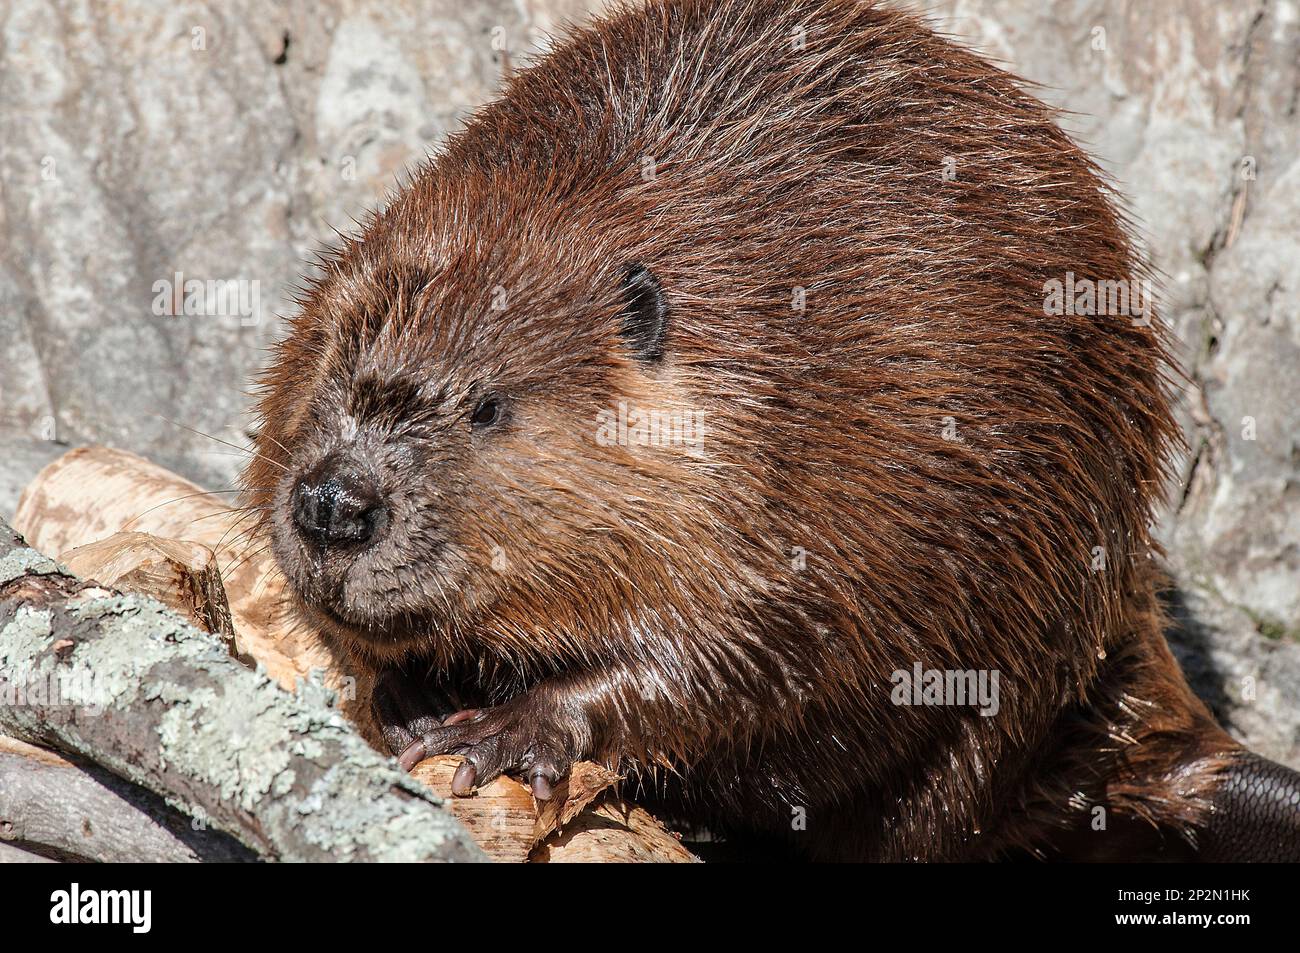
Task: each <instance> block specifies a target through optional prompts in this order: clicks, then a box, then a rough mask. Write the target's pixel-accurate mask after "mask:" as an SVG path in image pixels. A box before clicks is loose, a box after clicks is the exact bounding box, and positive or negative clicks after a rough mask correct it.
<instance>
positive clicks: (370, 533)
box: [292, 453, 388, 549]
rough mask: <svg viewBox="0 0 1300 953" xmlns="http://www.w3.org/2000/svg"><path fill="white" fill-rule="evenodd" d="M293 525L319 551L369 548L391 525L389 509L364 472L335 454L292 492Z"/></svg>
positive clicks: (302, 480)
mask: <svg viewBox="0 0 1300 953" xmlns="http://www.w3.org/2000/svg"><path fill="white" fill-rule="evenodd" d="M292 505H293V524H294V527H295V529H296V530H297V532H298V534H299V535H300V536H302V538H303V539H304V540H305V541H306V542H307V543H309V544H311V545H312V546H314V547H317V548H321V549H324V548H327V547H349V548H353V547H359V546H368V545H370V544H371V543H373V542H374V541H375V540H377V539H378V538H379V537H380V535H381V534H382V533H383V530H384V529H385V527H386V526H387V525H388V506H387V504H386V503H385V501H384V498H383V496H382V494H381V493H380V491H379V489H378V488H377V486H376V484H375V481H374V480H373V479H371V478H370V476H369V475H368V474H367V473H366V472H365V470H364V469H363V468H361V467H359V466H357V465H356V464H355V463H353V462H351V461H350V460H348V459H347V458H346V457H345V456H343V455H341V454H338V453H334V454H330V455H329V456H327V457H326V458H325V459H324V460H322V461H321V462H320V463H318V464H317V465H316V466H315V467H313V468H312V470H311V471H310V472H309V473H307V475H306V476H304V477H303V478H302V479H300V480H299V481H298V483H297V485H296V486H295V487H294V489H293V496H292Z"/></svg>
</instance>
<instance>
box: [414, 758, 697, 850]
mask: <svg viewBox="0 0 1300 953" xmlns="http://www.w3.org/2000/svg"><path fill="white" fill-rule="evenodd" d="M461 760H462V759H460V758H457V757H452V756H447V755H444V756H440V757H437V758H429V759H427V760H425V761H422V762H420V763H419V764H417V765H416V766H415V769H414V770H413V771H412V772H411V775H412V777H414V778H415V779H416V780H418V781H420V782H422V783H424V784H426V785H428V786H429V788H430V789H432V790H433V791H435V792H450V790H451V778H452V775H453V774H455V773H456V768H457V767H458V766H459V765H460V763H461ZM618 780H619V777H618V775H616V774H614V773H612V772H610V771H608V770H606V769H605V768H602V767H600V766H599V765H595V764H591V763H590V762H582V763H580V764H576V765H574V766H573V771H572V773H571V774H570V775H569V777H568V778H567V779H566V780H565V781H563V782H561V783H560V784H559V785H557V786H556V788H555V793H554V795H553V797H552V798H551V800H549V801H547V802H546V803H545V804H544V805H543V807H542V810H541V811H540V813H539V812H538V811H537V809H536V802H534V800H533V796H532V794H531V793H530V792H529V790H528V788H527V787H525V786H524V785H523V784H521V783H520V782H518V781H516V780H515V779H514V778H504V777H503V778H497V779H496V780H495V781H493V782H492V783H491V784H489V785H487V786H486V787H484V788H481V789H479V790H478V791H476V792H475V793H474V795H473V796H472V797H468V798H449V799H448V801H447V804H448V805H449V806H450V808H451V811H452V813H453V814H455V815H456V817H457V818H458V819H459V820H460V821H461V823H463V824H464V825H465V826H466V827H467V828H468V829H469V831H470V833H471V834H472V835H473V836H474V839H475V841H477V842H478V845H479V846H480V847H482V848H483V850H484V852H485V853H487V855H488V856H489V857H491V858H492V859H493V860H496V861H501V862H506V863H522V862H523V861H532V862H534V863H591V862H610V861H615V862H636V863H673V864H676V863H695V862H697V858H696V857H695V855H694V854H692V853H691V852H690V851H688V850H687V849H686V848H684V847H683V846H682V845H681V842H680V841H678V840H677V838H675V837H673V835H672V834H670V833H668V832H667V831H666V830H665V829H664V827H663V825H662V824H660V823H659V822H658V821H657V820H655V819H654V818H653V817H652V816H651V815H650V814H649V813H648V812H646V811H645V810H644V809H642V808H639V807H636V806H634V805H630V804H627V803H625V802H623V801H620V800H618V799H617V798H616V797H613V796H612V792H611V791H610V788H611V787H612V785H614V784H615V783H616V782H617V781H618Z"/></svg>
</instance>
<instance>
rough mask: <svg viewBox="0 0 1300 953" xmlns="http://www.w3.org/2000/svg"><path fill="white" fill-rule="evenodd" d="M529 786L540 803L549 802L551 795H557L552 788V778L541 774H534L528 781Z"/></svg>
mask: <svg viewBox="0 0 1300 953" xmlns="http://www.w3.org/2000/svg"><path fill="white" fill-rule="evenodd" d="M528 786H529V787H530V788H531V789H532V792H533V797H535V798H536V799H537V800H539V801H549V800H550V799H551V795H552V794H554V793H555V791H554V789H552V787H551V781H550V778H548V777H547V776H546V775H544V774H541V773H540V772H538V773H535V774H533V775H532V777H530V778H529V779H528Z"/></svg>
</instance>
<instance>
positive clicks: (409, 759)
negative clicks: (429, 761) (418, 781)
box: [397, 739, 427, 772]
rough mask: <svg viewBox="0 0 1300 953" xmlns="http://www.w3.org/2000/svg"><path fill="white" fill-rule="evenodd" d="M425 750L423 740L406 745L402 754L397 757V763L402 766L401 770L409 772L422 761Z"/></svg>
mask: <svg viewBox="0 0 1300 953" xmlns="http://www.w3.org/2000/svg"><path fill="white" fill-rule="evenodd" d="M426 750H427V749H426V748H425V745H424V741H423V739H419V740H416V741H413V742H411V743H410V744H409V745H407V746H406V748H405V749H404V750H403V751H402V753H401V754H400V755H398V757H397V760H398V762H399V763H400V764H401V766H402V770H403V771H407V772H409V771H410V770H411V769H412V768H414V767H415V766H416V765H417V764H419V763H420V762H421V761H423V760H424V755H425V752H426Z"/></svg>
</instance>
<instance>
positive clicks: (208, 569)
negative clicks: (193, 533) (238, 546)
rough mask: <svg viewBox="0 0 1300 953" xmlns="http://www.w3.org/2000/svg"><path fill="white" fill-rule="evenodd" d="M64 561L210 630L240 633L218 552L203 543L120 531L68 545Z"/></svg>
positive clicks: (84, 574)
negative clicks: (223, 582) (83, 543)
mask: <svg viewBox="0 0 1300 953" xmlns="http://www.w3.org/2000/svg"><path fill="white" fill-rule="evenodd" d="M59 562H61V563H63V565H65V566H67V567H68V569H69V571H71V572H72V574H73V575H75V576H80V577H81V578H82V579H86V580H90V581H93V582H97V583H100V584H102V585H105V586H108V587H110V588H113V589H119V590H121V591H123V592H138V593H140V594H141V595H144V596H153V597H154V598H155V599H157V600H158V601H159V602H161V603H162V604H163V605H165V606H167V607H168V608H171V609H175V610H176V611H177V612H179V613H180V614H181V615H183V616H185V618H187V619H189V621H190V622H192V623H193V624H194V625H195V626H197V627H198V628H200V629H202V630H203V631H205V632H212V633H214V634H216V635H220V636H221V637H223V638H226V639H233V638H234V637H235V627H234V624H233V623H232V622H231V619H230V605H229V603H227V601H226V588H225V586H223V585H222V583H221V573H220V572H219V571H218V569H217V559H216V556H215V555H214V554H213V552H212V550H211V549H209V548H208V547H207V546H204V545H203V544H202V543H195V542H190V541H188V540H180V539H162V538H161V537H158V536H150V535H149V534H148V533H129V532H128V533H114V534H113V535H112V536H110V537H108V538H107V539H101V540H99V541H98V542H94V543H87V544H86V545H85V546H78V547H77V548H76V549H71V550H68V552H66V553H63V554H62V555H61V556H59Z"/></svg>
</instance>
